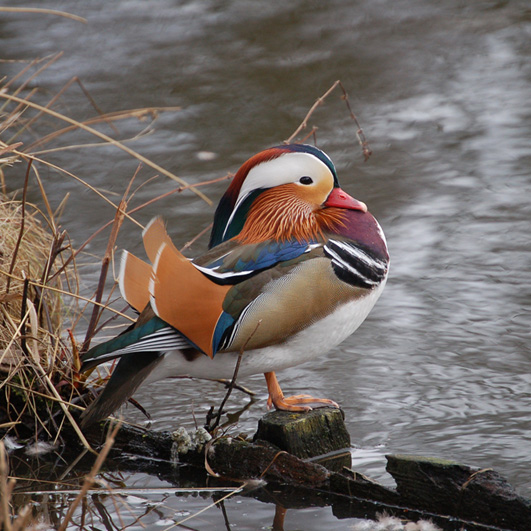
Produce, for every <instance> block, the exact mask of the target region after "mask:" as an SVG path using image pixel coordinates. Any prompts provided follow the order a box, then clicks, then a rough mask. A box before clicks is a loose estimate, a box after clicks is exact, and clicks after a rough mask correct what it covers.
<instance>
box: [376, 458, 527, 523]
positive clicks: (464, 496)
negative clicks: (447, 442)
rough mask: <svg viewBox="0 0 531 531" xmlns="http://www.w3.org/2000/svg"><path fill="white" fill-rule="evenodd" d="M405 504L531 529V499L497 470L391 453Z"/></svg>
mask: <svg viewBox="0 0 531 531" xmlns="http://www.w3.org/2000/svg"><path fill="white" fill-rule="evenodd" d="M386 457H387V471H388V472H389V473H390V474H391V475H392V476H393V478H394V479H395V481H396V486H397V492H398V493H399V495H400V497H401V499H402V503H403V504H406V505H408V506H411V507H417V508H421V509H425V510H430V511H433V509H434V508H436V509H437V512H439V514H446V515H449V516H454V517H458V518H461V519H463V520H468V521H474V522H478V523H484V524H489V525H491V526H496V527H499V528H501V529H515V530H516V529H521V530H522V531H524V530H530V529H531V500H529V499H526V498H523V497H522V496H519V495H518V494H517V493H516V492H515V491H514V489H513V488H512V487H511V485H509V483H507V481H506V480H505V479H504V478H503V477H501V476H500V475H499V474H498V473H497V472H495V471H494V470H492V469H490V468H486V469H479V468H474V467H470V466H466V465H462V464H459V463H455V462H453V461H446V460H442V459H435V458H427V457H417V456H407V455H388V456H386Z"/></svg>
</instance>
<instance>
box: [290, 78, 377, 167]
mask: <svg viewBox="0 0 531 531" xmlns="http://www.w3.org/2000/svg"><path fill="white" fill-rule="evenodd" d="M337 87H339V88H340V89H341V91H342V93H343V94H342V96H341V99H343V101H344V102H345V104H346V106H347V109H348V111H349V113H350V117H351V118H352V119H353V120H354V123H355V124H356V127H357V128H358V129H357V131H356V137H357V138H358V142H359V144H360V146H361V150H362V153H363V158H364V160H365V161H367V160H368V158H369V157H370V156H371V154H372V151H371V150H370V148H369V144H368V142H367V139H366V138H365V134H364V133H363V130H362V128H361V126H360V124H359V122H358V119H357V118H356V115H355V114H354V112H353V111H352V107H351V106H350V102H349V99H348V94H347V91H346V90H345V87H344V86H343V83H341V80H339V79H338V80H337V81H335V82H334V83H333V84H332V86H331V87H330V88H329V89H328V90H327V91H326V92H325V93H324V94H323V95H322V96H321V97H320V98H317V99H316V100H315V103H314V104H313V105H312V106H311V107H310V110H309V111H308V113H307V114H306V116H305V117H304V120H303V121H302V122H301V124H300V125H299V127H297V129H295V132H294V133H293V134H292V135H291V136H290V137H289V138H288V139H287V140H284V143H285V144H289V143H291V142H292V141H293V139H294V138H295V137H296V136H297V135H298V134H299V133H300V132H301V131H302V130H303V129H306V127H307V126H308V120H309V119H310V117H311V116H312V114H313V113H314V112H315V110H316V109H317V107H319V106H320V105H322V104H323V103H324V100H325V99H326V98H327V97H328V96H329V95H330V94H331V93H332V92H333V91H334V90H335V89H336V88H337ZM313 133H315V128H314V129H313V130H312V131H311V133H310V134H313ZM308 136H309V135H308ZM306 138H307V137H306Z"/></svg>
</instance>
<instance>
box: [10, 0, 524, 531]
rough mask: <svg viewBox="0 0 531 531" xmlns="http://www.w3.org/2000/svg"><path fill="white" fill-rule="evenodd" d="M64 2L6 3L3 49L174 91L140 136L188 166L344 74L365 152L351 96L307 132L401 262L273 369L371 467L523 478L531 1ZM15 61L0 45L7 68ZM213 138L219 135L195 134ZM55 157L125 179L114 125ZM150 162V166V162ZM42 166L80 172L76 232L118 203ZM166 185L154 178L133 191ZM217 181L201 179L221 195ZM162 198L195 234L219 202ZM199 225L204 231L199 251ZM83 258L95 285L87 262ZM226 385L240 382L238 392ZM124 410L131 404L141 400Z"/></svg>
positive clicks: (123, 82) (147, 148)
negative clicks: (40, 9) (297, 361)
mask: <svg viewBox="0 0 531 531" xmlns="http://www.w3.org/2000/svg"><path fill="white" fill-rule="evenodd" d="M34 3H35V2H34ZM54 4H55V5H54V7H56V8H62V9H65V10H71V11H75V12H76V14H79V15H82V16H85V17H87V19H88V24H87V25H86V26H81V25H79V24H77V23H74V22H72V21H67V20H65V19H58V18H54V17H44V16H39V17H36V16H34V15H29V14H26V15H20V14H19V15H12V14H9V15H8V14H4V15H3V16H2V20H0V24H1V28H2V33H1V36H0V40H1V42H2V49H3V51H4V54H6V55H7V56H9V58H15V59H22V58H24V59H31V58H33V57H34V56H35V55H40V56H44V55H46V54H49V53H52V52H56V51H58V50H64V51H65V55H64V57H63V58H62V59H61V60H60V61H58V62H57V63H56V64H55V65H54V66H53V67H51V68H49V69H48V70H46V71H45V72H43V74H42V75H41V76H39V77H38V79H37V80H36V83H38V85H39V86H40V87H41V88H42V89H43V90H44V91H45V93H47V94H48V95H50V97H51V95H55V94H56V93H57V91H58V89H59V87H61V86H62V85H63V84H64V83H65V82H66V81H67V80H68V79H69V78H71V77H72V76H74V75H78V76H79V77H80V78H81V79H82V81H83V83H84V84H85V85H86V86H87V88H88V89H89V91H90V93H91V95H92V96H93V97H94V98H95V99H96V101H97V102H98V104H99V105H100V107H102V108H103V109H104V110H105V111H111V110H116V109H126V108H135V107H141V106H155V105H157V106H158V105H166V106H181V107H182V110H181V111H179V112H175V113H169V114H164V115H162V116H161V117H160V118H159V120H158V121H157V123H156V129H157V130H156V131H155V132H154V133H153V134H149V135H147V136H143V137H142V138H140V139H138V140H137V141H135V142H134V143H131V145H132V146H133V147H134V148H135V149H136V150H138V151H139V152H141V153H142V154H144V155H146V156H148V157H150V158H152V159H153V160H155V161H156V162H157V163H158V164H160V165H162V166H164V167H167V168H168V169H170V170H172V171H174V172H175V173H176V174H177V175H180V176H182V177H184V178H186V179H187V180H188V181H189V182H197V181H201V180H208V179H212V178H215V177H219V176H222V175H224V174H225V173H226V172H227V171H228V170H232V171H234V170H235V169H236V168H237V167H238V165H239V164H240V163H241V162H242V161H243V160H245V159H246V158H247V157H248V156H249V155H250V154H252V153H255V152H257V151H258V150H260V149H262V148H264V147H266V146H268V145H273V144H276V143H278V142H279V141H281V140H282V139H283V138H286V137H287V136H289V134H290V133H291V132H292V131H293V130H294V129H295V127H296V126H297V125H298V123H299V122H300V120H301V119H302V117H303V116H304V115H305V113H306V111H307V109H308V108H309V107H310V105H311V104H312V103H313V101H314V100H315V98H316V97H318V96H319V95H321V94H322V93H323V92H324V91H325V90H326V88H328V87H329V86H330V85H331V84H332V82H333V81H334V80H335V79H337V78H340V79H341V80H342V81H343V83H344V85H345V86H346V87H347V89H348V90H349V92H350V96H351V100H352V104H353V106H354V109H355V111H356V113H357V114H358V117H359V119H360V121H361V123H362V126H363V128H364V131H365V133H366V135H367V137H368V139H369V142H370V144H371V148H372V150H373V153H374V154H373V156H372V157H371V159H370V160H369V161H368V162H367V163H365V164H364V163H363V162H362V158H361V155H360V152H359V149H358V146H357V144H356V140H355V138H354V130H353V127H352V123H351V122H350V121H349V119H348V117H347V115H346V114H345V111H344V109H343V107H342V103H341V102H339V101H337V100H331V101H330V103H329V104H328V105H327V106H326V107H325V108H321V109H319V111H318V113H317V114H316V115H315V119H314V120H313V122H312V125H314V124H315V125H318V126H319V129H318V131H317V140H318V143H319V145H320V147H322V148H323V149H325V150H326V151H327V152H328V153H329V154H330V156H331V157H332V158H333V160H334V161H335V162H336V166H337V167H338V171H339V175H340V179H341V182H342V185H343V187H344V188H345V189H346V190H347V191H348V192H349V193H352V195H354V196H355V197H358V198H360V199H362V200H363V201H365V202H366V203H367V204H368V205H369V208H370V210H371V212H373V213H374V215H375V216H376V217H377V218H378V219H379V221H380V222H381V224H382V226H383V228H384V230H385V233H386V236H387V239H388V243H389V248H390V252H391V260H392V264H391V276H390V280H389V282H388V285H387V288H386V291H385V292H384V294H383V296H382V298H381V299H380V301H379V302H378V305H377V307H376V308H375V310H374V311H373V313H372V314H371V316H370V317H369V319H368V320H367V321H366V323H365V324H364V325H363V326H362V327H361V328H360V330H359V331H358V332H357V333H356V334H355V335H354V336H353V337H352V338H350V339H349V340H347V341H346V342H345V343H344V344H343V345H341V346H340V347H339V348H337V349H335V350H334V351H333V352H332V353H331V354H329V355H328V356H327V357H324V358H323V359H321V360H319V361H317V362H315V363H312V364H311V365H308V366H307V365H303V366H300V367H297V368H294V369H292V370H288V371H284V372H283V373H281V374H279V378H280V381H281V383H282V385H283V388H284V389H285V390H286V391H289V393H297V392H299V391H310V392H311V393H312V394H315V395H316V396H318V395H323V396H330V397H334V398H336V399H339V401H340V402H341V404H342V406H343V408H344V410H345V413H346V418H347V422H348V427H349V430H350V433H351V435H352V440H353V443H354V445H355V447H356V448H358V449H366V450H367V452H368V453H367V454H366V455H365V456H363V459H361V460H360V463H359V464H360V466H361V467H362V471H365V472H367V471H368V472H370V473H372V474H373V475H374V476H376V477H380V478H381V477H383V476H384V472H383V458H382V455H383V454H385V453H392V452H396V453H414V454H428V455H438V456H441V457H446V458H452V459H455V460H458V461H463V462H466V463H468V464H473V465H478V466H487V467H493V468H495V469H497V470H498V471H499V472H501V473H502V474H503V475H505V476H506V477H507V478H508V479H509V480H510V482H511V483H513V484H514V485H515V486H517V487H518V488H519V490H520V492H522V493H523V494H526V493H527V495H529V494H530V490H529V489H530V487H531V484H530V477H529V456H530V445H529V440H530V438H531V424H530V418H531V401H530V398H531V376H530V370H529V367H530V357H531V356H530V347H529V345H530V327H529V323H530V317H531V316H530V311H529V310H530V293H529V286H530V285H531V276H530V265H531V264H530V262H529V247H530V246H529V220H530V218H531V216H530V214H531V203H530V202H529V193H530V191H531V190H530V178H529V169H528V168H529V157H530V154H531V150H530V147H529V137H530V128H531V126H530V122H529V119H528V118H529V115H530V111H531V103H530V102H531V100H530V98H529V85H528V81H529V74H530V64H531V63H530V62H529V58H528V56H527V50H528V40H527V36H526V31H528V30H529V10H528V6H527V7H526V4H525V3H524V2H519V1H515V2H510V3H503V2H495V1H492V2H482V3H472V4H470V3H469V4H466V3H465V4H463V3H462V2H457V1H449V2H444V3H443V4H434V3H433V2H432V3H425V2H420V1H417V0H400V1H398V2H396V1H394V2H386V1H383V2H356V3H352V2H341V1H339V0H335V1H331V2H326V3H317V2H315V3H307V2H304V3H303V2H300V1H294V2H284V3H279V2H273V3H268V4H267V5H266V4H263V5H262V6H261V9H260V10H256V8H255V4H254V3H253V2H249V1H245V0H234V1H231V2H227V3H226V4H223V5H221V4H218V3H217V2H213V1H201V2H173V1H170V0H166V1H161V2H158V3H157V4H156V7H152V6H151V4H150V5H149V8H148V7H147V6H148V5H147V4H145V3H143V2H136V1H133V0H121V1H119V2H114V3H112V4H108V3H103V2H98V1H96V2H91V3H83V2H61V1H56V2H54ZM30 5H31V2H30ZM35 5H36V6H37V5H38V2H36V3H35ZM39 5H40V4H39ZM50 7H51V6H50ZM17 68H19V65H4V70H5V71H6V72H7V73H9V72H16V71H18V70H17ZM58 105H59V107H60V108H61V110H62V111H63V112H66V113H67V114H69V115H71V116H74V117H76V118H80V117H86V116H87V114H88V115H92V114H93V111H92V110H91V108H90V105H89V104H88V103H87V100H86V98H85V97H84V96H83V95H82V94H81V93H80V91H76V90H69V91H68V92H67V93H66V94H65V96H64V98H62V99H61V102H60V103H59V104H58ZM526 118H527V119H526ZM118 127H119V128H120V136H121V137H123V138H129V137H132V136H134V135H135V134H136V133H137V132H138V124H137V123H134V124H133V123H129V122H127V123H123V124H119V125H118ZM85 141H86V140H85ZM203 151H207V152H211V153H214V154H215V157H201V156H200V155H198V154H200V153H201V152H203ZM48 157H49V158H50V159H51V160H53V161H54V162H57V163H59V164H60V165H61V166H63V167H66V168H69V169H70V170H71V171H73V172H74V173H76V174H77V175H79V176H81V177H83V178H85V179H87V180H89V181H90V182H91V184H93V185H94V186H99V187H102V188H103V189H106V190H111V191H114V192H116V193H117V194H121V193H122V192H123V190H124V188H125V186H126V183H127V182H128V180H129V179H130V177H131V176H132V174H133V173H134V171H135V169H136V167H137V161H135V160H131V159H130V158H129V157H127V156H126V155H125V154H124V153H121V152H117V151H116V150H113V149H111V148H108V147H105V148H94V149H92V150H73V151H63V152H59V153H56V154H50V155H48ZM205 159H207V160H205ZM21 171H22V170H21ZM152 175H153V172H151V171H149V170H147V169H145V168H144V169H143V170H142V172H141V178H143V179H148V178H149V177H151V176H152ZM43 176H44V177H45V179H46V182H47V183H48V184H47V186H48V188H47V190H48V193H49V195H50V196H51V200H52V202H53V203H54V205H58V204H59V202H60V200H61V199H62V197H63V195H64V194H65V192H72V196H71V197H70V199H69V203H68V208H67V210H66V211H65V214H64V216H63V224H64V226H65V227H66V228H67V229H68V230H69V232H70V234H71V235H72V237H73V238H74V239H75V241H76V242H82V241H84V240H85V239H86V237H87V236H88V233H89V231H88V230H87V228H91V230H90V233H92V232H93V228H95V227H98V226H100V224H101V223H102V220H107V219H110V218H111V217H112V216H113V212H112V211H111V210H110V209H109V208H108V207H107V206H106V205H104V204H100V203H99V202H98V200H95V199H94V196H92V195H90V194H89V193H88V192H87V191H86V190H80V188H79V186H78V185H77V184H76V183H74V182H73V181H70V180H67V179H65V178H64V177H61V176H58V175H56V174H54V173H53V172H51V171H49V170H46V171H45V172H44V175H43ZM10 185H11V183H10ZM17 186H20V182H17V183H15V182H14V183H13V184H12V187H13V188H16V187H17ZM172 186H173V184H172V183H170V182H168V181H167V180H165V179H163V178H159V179H157V180H155V181H154V182H153V183H151V184H149V186H146V187H144V188H142V189H141V190H140V191H139V192H138V194H137V200H138V202H139V203H140V202H143V201H146V200H147V199H150V198H151V197H154V196H155V195H158V194H159V193H163V192H165V191H168V190H169V189H170V188H171V187H172ZM224 186H225V185H224V184H218V185H214V186H212V187H210V188H209V189H208V194H209V195H210V197H212V198H213V199H216V198H218V197H219V196H220V195H221V193H222V190H223V188H224ZM161 212H162V213H163V214H164V216H165V217H166V218H167V219H168V225H169V228H170V231H171V233H172V235H173V236H174V238H175V240H176V241H177V242H181V243H185V242H187V241H189V240H190V238H191V237H192V236H194V235H195V234H197V233H198V232H199V231H200V230H201V229H202V228H204V227H206V226H207V225H208V223H209V222H210V220H211V218H212V215H213V208H206V207H205V205H204V203H202V202H201V201H200V200H199V199H198V198H196V197H195V196H193V195H192V194H188V195H184V194H182V195H180V196H178V197H174V196H172V197H170V198H168V199H166V200H163V201H161V202H159V203H158V204H157V205H155V206H152V207H148V208H146V209H145V210H144V211H142V213H141V214H140V215H139V219H140V220H141V221H142V222H143V223H146V222H147V221H149V219H150V218H151V217H152V216H153V215H155V214H159V213H161ZM118 243H119V246H120V247H127V248H129V249H130V250H132V251H135V250H137V249H138V248H139V247H140V234H139V230H138V229H137V227H135V226H134V225H132V224H130V225H126V226H125V227H124V230H123V232H122V235H121V238H120V240H119V242H118ZM104 245H105V239H104V238H102V239H101V240H99V241H97V242H96V243H94V244H93V246H92V248H91V249H90V250H91V251H94V252H99V253H100V254H101V251H102V250H103V249H104ZM205 245H206V240H205V239H203V240H202V241H200V242H199V243H197V244H194V245H193V246H192V252H193V253H199V252H200V251H201V250H202V249H204V246H205ZM84 275H85V276H84V280H85V283H86V286H87V291H90V289H92V288H93V286H94V285H95V283H96V268H92V269H90V270H89V271H86V272H85V273H84ZM262 380H263V378H262V377H260V376H256V377H253V378H248V379H247V380H246V381H243V382H241V383H243V384H244V385H247V386H249V387H252V388H253V389H254V390H256V391H257V392H258V393H259V398H261V399H262V400H261V401H260V402H258V403H257V404H254V405H253V406H252V407H251V408H250V409H249V411H248V412H246V413H245V414H244V415H243V416H242V417H241V419H240V421H239V426H238V428H237V429H238V430H242V431H252V430H254V427H255V425H256V421H257V419H258V418H259V417H260V416H261V415H262V414H263V413H264V411H265V402H264V400H263V399H264V398H265V385H264V382H263V381H262ZM223 394H224V390H223V389H222V388H221V386H218V385H216V384H212V383H208V382H207V383H202V382H182V381H177V382H172V381H166V382H161V383H160V384H157V387H151V388H145V389H143V390H141V391H140V392H139V393H138V394H137V396H136V398H137V399H138V400H139V401H140V402H141V403H142V404H143V406H144V407H146V408H147V409H148V410H149V411H150V413H151V415H152V417H153V419H154V420H153V426H154V427H155V428H157V429H163V428H164V429H169V428H171V427H173V426H176V425H188V426H192V425H193V424H194V418H193V416H192V414H191V413H190V404H193V408H194V414H195V415H196V417H197V418H204V414H206V411H207V410H208V408H209V406H210V405H213V404H217V403H219V401H220V399H221V397H222V396H223ZM234 396H236V397H237V398H236V399H235V404H236V401H237V400H239V399H240V398H241V397H238V395H234ZM127 415H128V416H130V417H131V418H135V419H140V416H139V415H138V414H137V413H136V412H134V411H132V410H131V409H128V410H127ZM371 452H374V459H372V460H371V459H369V458H368V456H369V455H370V453H371ZM356 465H357V463H356V453H354V468H355V467H356ZM133 481H135V482H137V483H138V482H140V483H141V482H142V478H137V479H134V480H133ZM255 503H257V502H255ZM255 509H256V507H254V506H253V508H252V509H251V508H250V507H249V509H247V510H246V512H247V511H248V512H249V513H250V512H252V511H254V510H255ZM256 510H259V509H256ZM301 518H304V516H301ZM314 518H315V520H314ZM319 519H322V522H326V524H324V523H323V524H322V525H323V526H324V527H326V528H330V529H331V528H332V527H330V526H331V525H332V524H331V521H333V518H332V517H331V515H330V514H328V513H327V514H324V513H323V512H319V511H315V512H312V513H311V515H309V516H308V519H307V520H306V521H307V522H314V521H317V520H319ZM238 521H241V522H244V521H245V518H244V517H243V516H241V520H238ZM264 521H265V522H269V521H270V518H269V516H268V517H267V518H265V520H264ZM302 521H305V520H302ZM242 525H243V524H242ZM308 525H310V524H308ZM312 525H313V524H312ZM324 527H323V528H324ZM313 528H317V527H313Z"/></svg>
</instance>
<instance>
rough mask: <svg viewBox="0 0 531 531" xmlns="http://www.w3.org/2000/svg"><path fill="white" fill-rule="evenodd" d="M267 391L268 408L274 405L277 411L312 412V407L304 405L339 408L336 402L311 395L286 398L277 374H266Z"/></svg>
mask: <svg viewBox="0 0 531 531" xmlns="http://www.w3.org/2000/svg"><path fill="white" fill-rule="evenodd" d="M264 376H265V379H266V383H267V390H268V391H269V398H268V399H267V407H268V408H270V407H271V406H272V405H273V406H275V409H280V410H281V411H311V409H312V408H311V407H310V406H307V405H303V404H323V405H326V406H332V407H337V408H338V407H339V405H338V404H336V402H334V401H333V400H329V399H328V398H315V397H313V396H310V395H295V396H286V397H285V396H284V393H283V392H282V389H281V388H280V385H279V383H278V380H277V377H276V374H275V373H274V372H266V373H264Z"/></svg>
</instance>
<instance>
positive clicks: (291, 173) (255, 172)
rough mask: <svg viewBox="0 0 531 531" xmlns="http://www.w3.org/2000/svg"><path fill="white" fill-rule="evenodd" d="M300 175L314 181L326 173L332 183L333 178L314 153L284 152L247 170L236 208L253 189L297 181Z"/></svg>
mask: <svg viewBox="0 0 531 531" xmlns="http://www.w3.org/2000/svg"><path fill="white" fill-rule="evenodd" d="M301 175H303V176H308V177H311V178H312V179H313V181H314V182H315V181H316V180H318V179H319V178H324V177H325V176H326V175H328V176H330V179H331V183H333V178H334V177H333V175H332V173H331V171H330V169H329V168H328V166H327V165H326V164H325V163H324V162H322V161H321V160H319V159H318V158H317V157H315V156H314V155H310V154H309V153H285V154H283V155H281V156H280V157H277V158H276V159H272V160H268V161H265V162H262V163H260V164H258V165H257V166H254V167H253V168H251V169H250V170H249V173H248V174H247V177H246V178H245V180H244V182H243V184H242V187H241V190H240V193H239V195H238V200H237V202H236V208H237V207H238V206H239V204H240V203H241V201H243V200H244V199H245V198H246V197H247V196H248V195H249V194H250V193H251V192H253V191H254V190H258V189H260V188H273V187H274V186H280V185H281V184H288V183H293V182H297V181H298V180H299V178H300V176H301Z"/></svg>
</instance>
